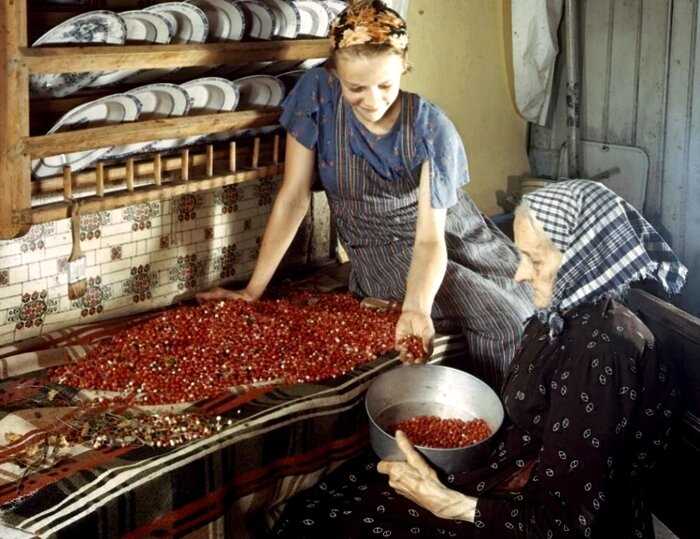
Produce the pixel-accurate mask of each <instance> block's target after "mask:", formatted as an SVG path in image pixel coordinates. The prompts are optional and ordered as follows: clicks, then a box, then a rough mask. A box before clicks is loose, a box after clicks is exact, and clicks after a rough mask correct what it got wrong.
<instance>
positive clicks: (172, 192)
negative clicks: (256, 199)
mask: <svg viewBox="0 0 700 539" xmlns="http://www.w3.org/2000/svg"><path fill="white" fill-rule="evenodd" d="M283 170H284V165H283V164H279V163H278V164H274V165H269V166H263V167H258V168H255V169H251V170H243V171H239V172H233V173H230V174H224V175H218V176H212V177H209V178H202V179H192V180H187V181H182V180H179V181H175V182H169V183H165V184H163V185H160V186H156V185H147V186H143V187H136V188H134V190H133V191H120V192H117V193H110V194H109V195H108V196H104V197H98V196H92V197H85V198H81V199H79V200H80V211H81V212H82V213H96V212H100V211H104V210H111V209H114V208H119V207H122V206H129V205H132V204H139V203H141V202H149V201H154V200H162V199H167V198H173V197H177V196H182V195H186V194H188V193H196V192H198V191H209V190H211V189H217V188H219V187H224V186H226V185H232V184H234V183H241V182H247V181H250V180H255V179H258V178H268V177H270V176H276V175H279V174H282V172H283ZM70 207H71V205H70V204H69V203H67V202H56V203H53V204H46V205H44V206H39V207H35V208H32V209H31V210H28V211H27V212H26V213H27V215H26V216H25V217H26V220H27V221H28V222H30V223H31V224H38V223H47V222H49V221H55V220H57V219H67V218H68V217H69V216H70V213H69V212H70Z"/></svg>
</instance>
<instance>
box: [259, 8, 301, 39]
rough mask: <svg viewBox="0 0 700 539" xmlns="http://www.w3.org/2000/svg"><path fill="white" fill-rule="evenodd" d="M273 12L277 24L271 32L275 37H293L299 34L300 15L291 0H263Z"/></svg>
mask: <svg viewBox="0 0 700 539" xmlns="http://www.w3.org/2000/svg"><path fill="white" fill-rule="evenodd" d="M265 3H266V4H267V5H269V6H270V8H271V9H272V10H273V11H274V12H275V19H276V21H277V25H276V27H275V31H274V32H273V34H274V36H275V37H284V38H287V39H294V38H295V37H297V35H299V25H300V21H301V16H300V14H299V10H298V9H297V6H296V5H295V4H294V2H292V1H291V0H265Z"/></svg>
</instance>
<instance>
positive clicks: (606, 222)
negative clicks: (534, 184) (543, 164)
mask: <svg viewBox="0 0 700 539" xmlns="http://www.w3.org/2000/svg"><path fill="white" fill-rule="evenodd" d="M523 201H524V203H525V204H526V206H527V207H528V208H529V210H530V212H531V213H532V214H533V216H534V217H535V218H536V219H537V220H538V221H539V222H540V223H541V224H542V227H543V228H544V231H545V233H546V234H547V236H548V237H549V239H550V240H551V241H552V243H553V244H554V245H555V246H556V247H557V248H558V249H559V250H560V251H561V252H562V253H563V257H562V263H561V267H560V268H559V272H558V273H557V281H556V283H555V285H554V293H553V295H552V303H551V305H550V307H549V308H548V309H547V310H546V311H545V312H541V313H539V315H540V318H541V319H543V320H545V321H547V322H548V323H549V325H550V329H551V330H552V332H553V333H554V334H556V333H558V332H559V331H560V330H561V328H558V327H556V326H558V325H559V324H561V323H562V320H561V317H559V316H558V315H557V313H559V312H562V311H565V310H567V309H570V308H572V307H575V306H577V305H581V304H583V303H590V302H595V301H597V300H598V299H600V298H603V297H615V296H618V295H620V294H621V293H623V292H624V291H625V290H626V289H627V288H628V287H629V284H630V283H632V282H634V281H637V280H640V279H645V278H651V279H655V280H657V281H658V282H659V283H660V284H661V286H663V288H664V290H666V292H669V293H674V294H677V293H678V292H680V290H681V288H682V287H683V285H684V284H685V278H686V274H687V272H688V270H687V268H686V267H685V266H684V265H683V264H682V263H681V262H680V261H679V260H678V258H677V257H676V255H675V254H674V253H673V251H672V250H671V248H670V247H669V245H668V244H667V243H666V242H665V241H664V239H663V238H662V237H661V236H660V235H659V233H658V232H656V230H654V228H653V227H652V226H651V225H650V224H649V223H648V222H647V221H646V219H644V217H642V215H641V214H640V213H639V212H638V211H637V210H636V209H635V208H634V207H633V206H631V205H630V204H629V203H628V202H627V201H625V200H624V199H623V198H621V197H619V196H618V195H616V194H615V193H614V192H612V191H611V190H610V189H608V188H607V187H605V186H604V185H603V184H601V183H598V182H594V181H590V180H569V181H562V182H557V183H554V184H552V185H550V186H548V187H545V188H542V189H538V190H536V191H533V192H532V193H529V194H527V195H525V196H524V197H523Z"/></svg>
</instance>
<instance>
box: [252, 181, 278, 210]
mask: <svg viewBox="0 0 700 539" xmlns="http://www.w3.org/2000/svg"><path fill="white" fill-rule="evenodd" d="M278 185H279V181H278V179H277V178H263V179H261V180H260V181H259V182H258V183H257V189H256V197H257V199H258V206H266V205H268V204H272V201H273V199H274V198H275V194H276V193H277V186H278Z"/></svg>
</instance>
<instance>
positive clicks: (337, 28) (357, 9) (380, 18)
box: [330, 0, 408, 51]
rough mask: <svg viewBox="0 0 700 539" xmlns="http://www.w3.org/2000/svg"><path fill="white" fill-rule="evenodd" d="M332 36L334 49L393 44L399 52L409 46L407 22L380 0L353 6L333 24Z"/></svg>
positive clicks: (358, 3)
mask: <svg viewBox="0 0 700 539" xmlns="http://www.w3.org/2000/svg"><path fill="white" fill-rule="evenodd" d="M330 37H331V40H332V42H333V49H334V50H337V49H345V48H347V47H352V46H353V45H366V44H371V45H390V46H392V47H393V48H395V49H396V50H398V51H404V50H406V48H407V47H408V34H407V33H406V21H404V20H403V19H402V18H401V15H399V14H398V13H396V11H394V10H393V9H391V8H389V7H387V6H386V5H384V3H383V2H381V1H380V0H370V1H364V2H363V1H359V2H357V1H356V2H354V3H351V4H350V5H349V6H348V8H347V9H346V10H345V11H343V12H342V13H341V14H340V15H338V17H337V18H336V19H335V20H334V21H333V23H332V25H331V32H330Z"/></svg>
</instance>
